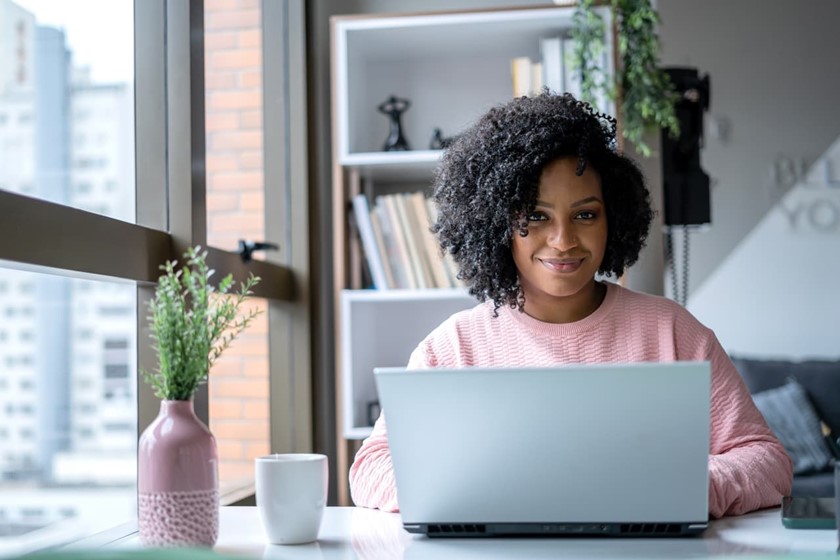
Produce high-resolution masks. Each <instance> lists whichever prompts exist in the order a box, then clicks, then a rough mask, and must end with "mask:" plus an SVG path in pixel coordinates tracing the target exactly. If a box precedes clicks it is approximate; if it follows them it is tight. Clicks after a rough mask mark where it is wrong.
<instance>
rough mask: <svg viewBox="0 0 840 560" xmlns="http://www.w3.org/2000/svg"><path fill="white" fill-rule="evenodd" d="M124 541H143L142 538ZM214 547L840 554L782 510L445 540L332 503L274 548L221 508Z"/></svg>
mask: <svg viewBox="0 0 840 560" xmlns="http://www.w3.org/2000/svg"><path fill="white" fill-rule="evenodd" d="M119 546H120V548H122V547H124V546H128V547H134V546H140V545H139V539H138V538H137V536H136V535H134V536H132V537H129V538H128V539H126V540H123V541H122V542H121V543H120V545H119ZM215 551H216V552H217V553H220V554H225V555H232V556H240V557H245V558H271V559H283V560H286V559H288V560H330V559H364V560H371V559H375V560H390V559H392V558H397V559H399V558H406V559H425V558H433V559H435V560H448V559H450V558H453V559H454V558H457V559H482V560H486V559H493V558H528V559H541V558H545V559H548V558H552V559H554V558H600V559H609V558H616V559H617V558H622V559H624V558H638V559H642V558H644V559H657V558H692V559H702V558H713V557H716V558H720V557H732V556H741V555H752V556H759V557H770V556H774V557H778V556H779V555H790V557H791V558H799V557H803V558H811V557H827V556H833V557H834V558H837V556H836V554H837V531H834V530H806V529H786V528H785V527H784V526H783V525H782V522H781V517H780V514H779V509H769V510H763V511H759V512H754V513H750V514H747V515H744V516H740V517H728V518H724V519H721V520H717V521H713V522H711V523H710V525H709V528H708V529H707V530H706V531H705V532H704V533H703V535H702V536H700V537H688V538H657V539H645V538H597V539H594V538H593V539H589V538H577V537H574V538H539V539H523V538H484V539H482V538H472V539H463V538H462V539H458V538H453V539H450V538H440V539H429V538H426V537H422V536H419V535H411V534H409V533H407V532H405V531H404V530H403V528H402V523H401V519H400V516H399V515H398V514H394V513H383V512H380V511H375V510H369V509H363V508H351V507H347V508H345V507H341V508H340V507H329V508H327V510H326V512H325V514H324V520H323V523H322V524H321V532H320V534H319V536H318V542H316V543H312V544H305V545H288V546H279V545H269V544H266V542H265V537H264V535H263V530H262V526H261V525H260V520H259V516H258V514H257V508H255V507H247V506H241V507H223V508H222V509H221V522H220V529H219V539H218V542H217V543H216V547H215Z"/></svg>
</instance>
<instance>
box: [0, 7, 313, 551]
mask: <svg viewBox="0 0 840 560" xmlns="http://www.w3.org/2000/svg"><path fill="white" fill-rule="evenodd" d="M74 4H75V3H68V2H54V1H45V0H0V8H2V10H3V11H2V13H4V17H5V16H8V17H10V18H12V19H13V20H14V21H17V22H19V23H20V29H22V30H23V31H22V32H21V33H20V34H18V35H15V36H14V37H12V39H11V40H10V41H8V42H0V49H6V48H9V49H12V50H13V51H14V52H20V53H23V54H21V55H20V56H18V55H14V57H13V59H14V61H15V64H14V65H12V67H11V70H9V67H8V66H3V65H0V86H2V87H0V92H3V93H0V112H2V113H3V114H6V115H8V118H7V119H6V121H5V122H4V123H3V124H2V125H0V146H2V148H3V149H0V184H2V185H5V186H6V187H7V188H6V189H5V190H0V283H3V284H4V285H6V286H9V287H11V288H12V289H9V290H6V291H4V292H3V294H2V295H0V313H5V311H6V310H12V313H13V317H12V319H11V321H5V317H4V321H3V328H4V332H8V331H9V324H13V325H14V332H15V333H18V332H19V331H21V332H22V331H23V330H25V331H26V332H32V333H34V338H33V339H32V341H31V342H30V343H28V344H27V345H26V348H25V352H24V354H21V349H18V348H16V347H15V346H16V344H17V342H18V337H17V336H14V337H8V336H7V337H6V338H5V339H4V340H2V341H0V360H3V361H4V363H6V364H9V367H6V368H0V377H2V378H3V379H4V382H8V387H9V389H8V390H7V391H4V392H3V394H0V425H6V424H7V421H9V420H12V418H13V422H14V424H13V425H14V429H10V430H8V433H7V434H6V436H7V437H6V438H5V439H4V441H3V447H4V453H3V455H2V459H0V493H2V495H3V496H4V499H6V498H7V497H8V496H12V495H14V497H15V500H14V501H15V503H20V504H22V505H23V506H26V507H29V508H31V509H33V510H38V511H41V510H43V509H44V507H45V504H47V503H50V504H51V505H50V507H53V508H58V509H62V508H63V511H66V512H68V514H69V515H72V516H78V517H79V518H80V520H81V521H82V523H80V524H79V525H80V526H84V527H86V528H87V530H88V531H91V532H99V531H101V530H103V529H106V528H109V527H111V526H113V525H114V524H118V523H120V522H121V521H122V520H130V519H131V518H132V516H133V515H134V514H135V511H136V507H135V504H136V457H135V450H136V445H137V434H138V432H139V431H140V430H142V429H143V428H144V427H145V426H146V425H147V424H148V423H149V422H150V421H151V420H152V419H153V418H154V416H155V415H156V414H157V411H158V407H159V402H158V400H157V399H156V398H155V397H154V396H153V395H151V391H150V390H149V389H148V387H146V386H145V385H144V384H142V383H140V382H139V376H138V374H137V372H138V371H139V369H140V368H141V367H142V368H145V369H151V368H153V367H154V363H155V355H154V351H153V349H152V345H151V340H150V339H149V338H148V337H147V336H143V335H142V334H141V333H145V332H147V329H148V325H147V324H146V314H145V313H143V312H142V310H143V309H144V306H145V305H146V304H147V302H148V301H149V299H150V298H151V297H152V295H153V289H152V286H153V283H154V281H155V280H156V279H157V276H158V275H159V270H158V268H157V266H158V264H160V263H162V262H164V261H165V260H170V259H175V258H179V257H180V255H181V253H182V252H183V250H184V249H185V248H186V247H187V246H190V245H196V244H200V245H202V246H205V247H208V246H209V251H210V262H211V265H212V267H213V268H214V269H215V270H216V273H217V275H216V278H220V277H222V276H224V275H225V274H226V273H227V272H233V273H234V274H235V276H236V277H237V278H244V277H245V276H246V275H247V273H248V272H253V273H254V274H256V275H258V276H261V277H262V278H263V282H262V283H261V284H260V285H259V286H257V288H256V290H255V291H256V294H255V296H256V297H255V300H254V302H255V303H257V304H259V305H262V306H264V308H265V309H266V313H265V314H264V315H263V317H264V324H263V325H260V326H259V328H254V329H253V332H249V333H248V334H249V335H250V336H253V337H254V338H255V340H256V342H254V340H248V339H247V338H244V337H243V339H242V340H241V341H238V342H241V343H242V344H241V346H238V347H237V348H231V349H230V350H231V351H230V358H231V359H233V358H236V357H237V356H239V358H240V359H241V360H242V361H241V363H242V364H245V366H242V368H241V369H240V374H241V376H242V379H246V378H247V377H248V376H249V375H250V376H254V377H259V378H260V379H261V381H260V383H261V390H262V391H263V394H262V395H261V396H260V398H261V399H262V402H263V405H262V406H261V408H260V409H259V421H260V422H261V423H262V425H263V426H264V428H263V429H264V434H265V435H264V437H261V441H260V445H262V447H261V448H255V447H253V446H251V447H249V448H248V450H247V451H246V452H245V457H246V458H245V459H244V461H249V457H252V456H253V454H259V453H263V452H267V451H269V450H270V451H274V452H284V451H310V450H311V445H312V443H311V410H310V408H311V405H310V404H309V403H310V400H311V399H310V394H309V375H310V372H309V362H308V360H309V328H310V327H309V318H308V317H309V313H308V306H307V303H306V302H305V301H304V297H305V296H304V295H301V294H305V293H306V291H307V290H306V285H307V283H308V261H309V255H308V250H309V248H308V246H307V237H306V235H307V234H306V232H307V230H308V226H307V224H306V221H305V217H306V216H307V215H308V210H307V206H306V204H307V198H308V193H307V190H308V189H307V186H306V175H305V170H306V166H307V161H306V154H305V151H303V149H304V148H302V147H305V145H306V138H305V129H304V128H303V125H305V99H306V96H305V92H304V90H303V84H304V83H305V80H304V79H303V78H304V75H303V68H304V60H303V55H302V52H303V51H302V45H303V42H302V32H301V30H302V29H303V23H304V18H303V2H302V1H301V0H291V1H290V2H288V3H266V4H267V6H266V7H265V9H266V13H265V14H262V17H261V18H260V19H259V20H258V21H259V22H260V26H261V27H262V28H266V31H265V32H264V33H263V35H264V36H265V37H269V38H271V40H272V41H277V42H278V44H277V45H274V46H269V47H267V50H266V52H269V53H271V57H272V58H271V60H269V59H268V58H265V57H263V59H262V60H263V68H264V70H263V72H264V73H265V76H264V77H263V79H261V85H262V89H263V91H265V92H266V93H265V95H266V96H267V95H269V94H271V95H273V96H274V97H272V99H281V100H282V102H281V103H278V104H273V105H272V107H271V108H269V109H266V110H265V111H264V112H263V114H260V115H257V116H255V115H252V116H251V118H252V119H257V120H263V119H264V120H266V121H270V122H274V123H276V126H275V127H273V128H272V129H271V130H265V131H262V130H261V131H260V132H259V135H260V136H261V137H262V140H261V145H260V147H259V148H258V149H257V152H263V151H269V152H270V153H272V158H271V160H270V161H269V162H266V161H265V158H264V157H262V156H261V154H256V155H255V154H251V155H250V156H249V157H250V159H251V165H254V166H255V168H256V170H257V171H256V172H257V173H259V174H261V175H262V177H263V179H262V184H261V186H260V188H259V189H258V190H259V193H253V192H252V193H250V194H251V195H252V196H251V197H250V199H249V200H250V202H248V204H250V205H251V207H250V208H251V210H254V209H256V210H255V211H256V212H257V213H258V214H259V215H260V216H261V219H260V221H261V223H263V224H265V226H264V227H263V230H262V231H260V232H256V233H254V232H250V231H249V232H246V233H245V234H240V233H239V232H237V231H236V230H237V228H238V227H244V225H245V224H243V223H239V224H236V223H231V224H229V225H228V226H226V228H225V227H220V228H217V229H214V227H215V226H211V225H210V224H209V221H210V215H208V210H207V209H208V207H209V206H210V201H209V198H208V192H207V185H206V181H205V145H204V144H205V140H204V139H205V138H206V136H205V111H204V103H205V99H206V98H205V91H204V86H205V84H204V83H201V82H202V81H201V80H199V81H196V82H194V83H191V82H190V77H191V76H194V75H195V73H192V72H190V65H191V64H194V65H199V64H203V58H204V49H203V45H202V44H201V43H202V42H201V41H198V42H196V41H194V40H193V39H194V38H195V36H196V32H201V31H202V30H203V27H204V26H203V25H202V21H204V22H205V23H206V24H207V29H208V31H209V30H211V29H213V25H214V22H213V21H212V18H213V17H215V16H212V14H211V13H209V10H208V13H207V14H206V15H205V13H204V9H203V4H204V3H203V2H202V1H201V0H183V1H172V0H170V1H164V0H144V1H143V2H133V1H132V0H87V2H86V9H84V10H81V9H78V7H77V6H75V5H74ZM221 4H226V3H221ZM248 4H251V3H250V2H249V3H248ZM253 4H258V3H253ZM91 10H93V11H94V12H95V13H96V14H97V17H95V18H94V17H90V13H92V12H91ZM269 12H270V13H269ZM103 22H107V25H103ZM79 25H87V26H88V27H85V28H83V29H84V31H79V29H80V28H79V27H78V26H79ZM135 30H136V33H135ZM249 40H250V41H253V40H254V37H253V36H251V38H250V39H249ZM36 42H37V43H36ZM257 43H258V44H259V46H258V47H257V49H258V50H259V51H260V53H262V51H263V48H264V47H263V45H262V41H257ZM36 44H37V45H39V47H40V48H39V49H36V48H34V46H35V45H36ZM103 45H107V49H106V48H103ZM290 45H291V46H290ZM126 46H127V48H126ZM199 47H200V48H199ZM16 49H17V50H16ZM97 51H100V52H101V51H107V52H108V54H109V55H111V56H110V58H111V59H115V60H116V61H117V63H116V65H115V66H113V67H108V66H107V65H106V63H104V62H103V63H102V64H103V65H105V66H100V65H99V63H98V62H96V61H95V60H94V59H95V58H96V52H97ZM38 53H42V54H38ZM53 55H54V56H53ZM68 55H72V56H68ZM135 57H136V60H137V61H138V62H140V63H139V64H138V65H137V71H138V76H137V80H136V82H134V81H133V80H134V67H133V61H134V60H135ZM0 60H7V61H8V60H10V59H9V55H8V53H4V52H0ZM68 63H73V64H76V65H77V67H74V68H71V67H68V66H67V64H68ZM39 65H40V66H39ZM289 65H291V68H289ZM82 66H84V68H82ZM36 69H37V70H38V71H36ZM3 72H11V77H10V76H8V75H2V73H3ZM289 72H292V74H291V75H290V74H289ZM295 72H297V74H294V73H295ZM290 76H291V77H290ZM293 78H294V79H293ZM9 80H11V81H9ZM44 80H46V81H44ZM7 84H12V85H10V86H9V87H8V88H7V87H5V86H6V85H7ZM47 86H48V88H47ZM10 88H11V89H10ZM39 88H41V89H39ZM11 90H15V91H16V92H17V93H20V94H21V95H17V96H10V95H9V96H7V95H5V92H8V91H11ZM35 92H39V94H40V93H43V92H48V93H49V95H47V96H46V97H43V96H41V97H37V96H35V95H34V93H35ZM36 99H46V101H44V103H45V104H42V103H41V102H40V101H36ZM47 102H49V103H47ZM161 107H162V108H163V109H164V110H163V111H161V110H160V109H161ZM196 107H199V108H201V109H202V110H201V111H200V113H201V114H199V111H193V110H192V109H193V108H196ZM27 113H29V114H31V115H32V117H33V118H31V119H30V120H28V121H26V119H24V121H26V122H23V123H21V119H20V118H19V115H21V114H27ZM53 114H54V115H57V116H58V117H60V118H58V119H57V120H55V119H54V120H50V119H49V118H46V116H47V115H53ZM45 122H49V123H50V127H51V128H50V131H49V132H50V134H48V135H47V134H43V133H39V128H38V127H40V126H42V125H43V123H45ZM79 137H84V138H86V139H87V141H85V142H81V143H78V144H76V143H75V142H73V141H72V139H73V138H79ZM135 137H136V138H137V139H138V142H137V146H142V149H140V148H137V146H135V145H134V138H135ZM199 137H200V138H202V141H196V140H195V139H196V138H199ZM191 138H192V139H193V140H192V141H191V140H190V139H191ZM99 140H104V141H99ZM62 142H66V143H68V144H69V145H64V144H62ZM254 160H258V161H257V162H256V163H254ZM207 176H208V177H210V176H211V175H210V172H209V170H208V173H207ZM135 178H136V180H135ZM22 185H31V187H30V188H31V190H32V193H31V194H32V196H22V194H21V190H20V187H21V186H22ZM78 185H90V188H89V189H82V190H86V191H87V192H77V190H76V189H75V188H74V186H78ZM103 186H105V188H103ZM16 189H17V190H16ZM255 197H256V198H259V199H260V201H259V204H257V203H255V202H254V199H255ZM135 201H137V202H136V203H135ZM79 210H82V211H81V212H80V211H79ZM266 215H271V220H270V223H269V220H266V219H265V216H266ZM110 218H116V219H110ZM292 225H294V227H291V226H292ZM222 231H226V233H225V235H228V238H229V239H238V238H240V237H246V236H247V237H250V236H252V235H253V236H256V235H258V234H259V235H260V236H261V238H262V239H265V240H268V241H273V242H276V243H279V244H281V245H282V246H281V250H280V251H277V252H274V253H271V254H264V255H263V254H258V255H256V256H257V257H258V258H257V260H255V261H252V262H250V263H248V264H246V263H244V262H243V261H242V259H241V258H240V257H239V255H237V254H235V253H232V252H230V250H231V249H235V246H231V245H229V244H224V243H223V241H222V240H221V239H220V238H219V237H217V236H216V235H217V233H218V232H222ZM59 238H60V239H61V243H56V242H55V241H56V239H59ZM20 239H26V240H27V243H26V244H21V243H19V240H20ZM281 242H282V243H281ZM217 245H223V246H221V247H218V248H217V247H216V246H217ZM293 275H295V276H296V278H295V283H297V284H299V285H300V286H301V287H303V288H304V289H303V290H301V291H299V292H298V293H295V292H294V291H293V290H292V283H293V282H292V279H293ZM22 283H27V284H28V285H31V286H34V288H33V289H32V291H31V292H29V293H21V290H20V286H21V284H22ZM138 309H139V310H141V312H137V310H138ZM50 319H52V320H50ZM256 346H259V348H260V349H259V350H258V351H255V347H256ZM269 349H270V350H269ZM29 352H32V354H31V357H29V358H27V355H26V354H25V353H29ZM227 357H228V356H226V358H227ZM51 364H52V365H53V366H54V367H49V366H50V365H51ZM45 372H49V373H45ZM218 374H219V372H218V371H214V372H212V373H211V379H210V382H209V383H208V386H209V394H210V395H212V394H213V391H214V387H215V386H216V384H217V383H218V386H219V390H222V389H223V385H224V383H223V382H222V381H223V380H222V379H221V378H220V377H218ZM47 375H49V376H51V377H45V376H47ZM27 384H28V386H30V387H33V388H34V387H37V388H38V390H34V389H30V390H28V391H26V390H24V388H23V387H25V386H27ZM42 389H45V390H42ZM8 392H14V395H7V393H8ZM266 394H267V395H269V396H268V397H265V395H266ZM22 395H26V399H27V400H26V405H27V407H25V408H24V411H21V410H18V409H14V407H12V405H11V403H13V402H18V401H19V400H20V399H21V398H23V397H22ZM228 396H229V395H228ZM211 398H212V397H211ZM237 398H240V397H233V399H237ZM242 402H246V401H242ZM93 403H95V406H94V404H93ZM240 404H241V403H240ZM214 406H215V405H212V406H208V391H207V389H205V390H204V391H202V392H200V393H199V394H197V395H196V411H197V413H198V415H199V416H200V417H202V418H203V419H204V420H205V421H207V422H208V423H210V424H211V426H212V425H213V421H212V419H210V418H209V416H208V408H210V409H213V407H214ZM242 408H243V410H245V414H246V415H248V414H250V413H251V412H250V411H251V407H250V404H249V403H247V402H246V405H245V406H243V407H242ZM253 410H257V407H253ZM45 412H48V413H49V414H50V415H52V416H53V417H54V418H52V419H50V418H46V419H44V418H39V415H42V414H44V413H45ZM269 416H271V418H272V420H271V422H269V420H268V418H269ZM36 419H37V421H36ZM42 420H46V421H45V422H42ZM64 420H67V422H64ZM9 425H10V426H11V425H12V424H11V422H10V423H9ZM49 425H54V426H64V427H66V429H65V430H63V431H61V432H60V433H57V434H55V433H54V434H47V433H45V432H44V431H43V430H44V429H45V428H44V427H43V426H49ZM269 427H271V429H269ZM50 446H52V447H50ZM7 450H13V451H7ZM44 465H48V466H46V467H44ZM249 466H250V469H249V470H250V471H251V472H253V468H252V464H250V465H249ZM243 472H244V471H243ZM115 473H118V479H115V477H114V474H115ZM71 487H72V489H73V490H72V491H69V490H70V488H71ZM91 488H96V489H97V491H96V492H89V491H88V490H89V489H91ZM223 490H224V488H223ZM105 494H108V495H109V496H108V497H107V498H105V497H104V495H105ZM56 495H61V496H64V497H63V498H58V501H59V502H61V500H66V503H64V502H62V503H59V504H57V505H56V504H55V503H53V502H55V500H54V497H55V496H56ZM0 525H2V520H0ZM1 530H2V527H0V531H1ZM77 536H78V537H81V536H83V535H77Z"/></svg>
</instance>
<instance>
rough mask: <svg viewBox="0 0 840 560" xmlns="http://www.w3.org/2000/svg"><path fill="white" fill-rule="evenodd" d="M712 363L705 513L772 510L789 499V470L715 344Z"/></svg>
mask: <svg viewBox="0 0 840 560" xmlns="http://www.w3.org/2000/svg"><path fill="white" fill-rule="evenodd" d="M708 359H709V360H710V361H711V364H712V400H711V454H710V456H709V514H710V515H711V516H712V517H722V516H724V515H740V514H742V513H746V512H748V511H752V510H756V509H760V508H765V507H771V506H778V505H779V504H781V502H782V496H785V495H788V494H790V489H791V483H792V480H793V465H792V463H791V460H790V457H788V454H787V452H786V451H785V448H784V447H783V446H782V444H781V443H779V440H778V439H776V436H774V435H773V432H771V431H770V428H769V427H768V426H767V423H766V422H765V421H764V417H763V416H762V415H761V413H760V412H759V411H758V409H757V408H756V407H755V404H754V403H753V400H752V397H751V396H750V393H749V390H748V389H747V386H746V384H745V383H744V381H743V379H742V378H741V376H740V374H739V373H738V371H737V369H736V368H735V366H734V365H733V364H732V361H731V360H730V359H729V356H727V355H726V352H724V350H723V348H722V347H721V346H720V344H719V343H718V341H717V339H714V338H713V339H712V341H711V342H710V352H709V358H708Z"/></svg>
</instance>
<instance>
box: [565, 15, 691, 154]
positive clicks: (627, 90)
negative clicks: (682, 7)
mask: <svg viewBox="0 0 840 560" xmlns="http://www.w3.org/2000/svg"><path fill="white" fill-rule="evenodd" d="M605 3H607V4H608V5H609V6H610V7H611V8H612V11H613V17H614V18H615V20H616V25H617V27H618V50H619V55H620V58H621V65H620V66H621V68H619V69H617V71H616V73H617V79H616V83H618V84H620V85H621V93H622V104H621V115H622V125H621V126H622V134H623V136H624V138H626V139H627V140H628V141H630V142H632V143H633V145H634V146H635V147H636V149H637V150H638V151H639V153H641V154H642V155H644V156H645V157H647V156H649V155H650V153H651V152H650V147H649V146H648V145H647V144H645V142H644V140H643V138H642V136H643V134H644V132H645V129H647V128H648V127H653V126H656V127H659V128H664V129H667V130H668V132H669V133H670V134H671V135H672V136H676V135H678V134H679V129H680V125H679V121H678V120H677V117H676V114H675V112H674V106H675V105H676V102H677V100H678V99H679V95H678V94H677V92H676V91H675V89H674V85H673V84H672V83H671V80H670V79H669V78H668V75H667V74H666V73H665V72H663V71H662V70H661V69H660V68H659V66H658V56H659V38H658V37H657V35H656V25H657V24H658V23H659V15H658V13H657V12H656V10H655V9H653V7H652V6H651V4H650V0H605ZM594 7H595V0H580V2H579V3H578V7H577V9H576V10H575V14H574V18H573V23H574V25H573V28H572V37H573V38H574V40H575V50H574V53H573V61H572V62H573V65H574V66H576V67H578V68H580V69H581V73H582V77H583V78H582V88H581V89H582V92H583V93H582V96H581V97H582V98H583V100H584V101H587V102H589V103H592V102H593V101H594V99H595V93H596V92H597V90H598V89H600V90H601V91H603V92H604V93H605V94H606V95H607V96H608V97H609V98H610V99H613V100H614V99H615V98H616V91H615V88H614V87H612V86H611V85H609V83H608V80H606V78H605V76H604V72H603V69H602V68H601V67H600V65H599V64H598V60H599V58H600V54H601V53H602V52H603V49H604V41H603V36H604V20H603V18H602V17H601V15H600V14H598V12H596V11H595V9H594Z"/></svg>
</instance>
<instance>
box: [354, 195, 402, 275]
mask: <svg viewBox="0 0 840 560" xmlns="http://www.w3.org/2000/svg"><path fill="white" fill-rule="evenodd" d="M352 202H353V217H354V218H355V220H356V229H357V230H358V232H359V238H360V239H361V241H362V251H363V252H364V255H365V260H366V261H367V263H368V269H369V270H370V276H371V279H372V280H373V284H374V286H375V287H376V288H377V289H380V290H387V289H388V288H390V287H391V286H392V284H393V282H389V281H388V276H389V275H388V273H386V271H385V262H384V261H383V259H382V255H383V253H384V251H383V247H381V246H380V245H379V243H378V242H377V239H376V234H375V232H374V230H373V223H372V220H371V212H370V207H369V206H368V199H367V197H366V196H365V195H363V194H357V195H356V196H354V197H353V200H352Z"/></svg>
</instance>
